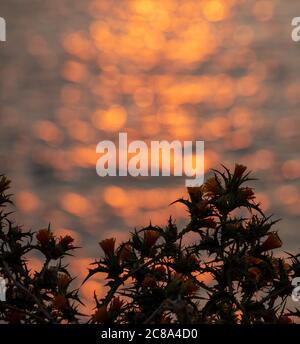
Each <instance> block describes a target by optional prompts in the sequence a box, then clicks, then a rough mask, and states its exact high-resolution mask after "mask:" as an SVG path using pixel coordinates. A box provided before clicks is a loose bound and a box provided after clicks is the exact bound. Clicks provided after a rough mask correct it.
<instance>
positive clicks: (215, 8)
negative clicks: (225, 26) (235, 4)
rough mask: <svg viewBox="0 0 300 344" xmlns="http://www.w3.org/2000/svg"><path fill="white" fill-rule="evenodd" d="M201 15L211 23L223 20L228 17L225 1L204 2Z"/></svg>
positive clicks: (212, 0)
mask: <svg viewBox="0 0 300 344" xmlns="http://www.w3.org/2000/svg"><path fill="white" fill-rule="evenodd" d="M203 14H204V16H205V18H206V19H207V20H209V21H212V22H216V21H221V20H224V19H225V18H226V17H227V16H228V9H227V7H226V3H225V1H218V0H211V1H206V2H204V4H203Z"/></svg>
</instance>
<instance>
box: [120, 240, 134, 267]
mask: <svg viewBox="0 0 300 344" xmlns="http://www.w3.org/2000/svg"><path fill="white" fill-rule="evenodd" d="M131 252H132V247H131V245H130V244H128V243H126V244H124V245H122V246H121V248H120V250H119V255H118V257H119V261H120V263H124V262H126V261H128V259H129V258H130V255H131Z"/></svg>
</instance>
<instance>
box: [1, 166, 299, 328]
mask: <svg viewBox="0 0 300 344" xmlns="http://www.w3.org/2000/svg"><path fill="white" fill-rule="evenodd" d="M251 180H253V179H252V178H250V174H249V172H248V171H247V169H246V167H245V166H242V165H236V166H235V169H234V171H233V172H231V171H230V170H229V169H227V168H226V167H223V170H222V171H218V170H213V175H212V177H211V178H209V179H208V180H207V181H206V183H205V184H204V185H202V186H201V187H194V188H188V197H187V198H180V199H178V200H176V201H175V202H174V203H180V204H182V206H184V207H185V208H186V209H187V211H188V215H189V218H188V223H187V224H186V225H185V226H184V227H183V228H180V229H179V228H178V227H177V225H176V222H175V221H174V220H173V219H172V217H170V218H169V220H168V223H167V224H166V226H165V227H160V226H155V225H153V224H151V223H150V225H148V226H146V227H144V228H141V229H135V230H134V231H133V232H131V233H130V235H129V238H128V240H127V241H125V242H122V243H121V244H120V245H118V246H117V245H116V238H107V239H104V240H102V241H100V243H99V245H100V248H101V251H102V252H101V255H100V257H99V258H97V259H96V260H95V261H94V263H92V264H91V266H89V267H88V272H87V276H86V278H85V280H84V281H83V284H84V283H85V281H87V280H88V279H90V278H91V277H92V276H94V275H96V274H101V276H103V275H104V276H105V279H106V287H107V294H106V295H105V296H104V297H102V298H100V297H98V296H97V290H96V291H95V292H94V300H95V309H94V311H93V314H91V315H88V314H85V315H86V316H87V317H88V320H85V317H83V316H82V314H80V313H79V312H78V305H79V303H80V302H81V300H80V298H79V290H77V289H75V290H74V289H72V288H71V286H72V281H73V278H72V277H71V274H70V273H69V269H68V266H66V264H64V258H65V256H66V255H69V254H70V252H71V251H72V250H74V249H75V248H76V247H75V246H73V239H72V238H71V237H69V236H65V237H60V238H57V237H55V236H54V235H53V233H52V231H51V229H50V227H48V228H47V229H42V230H39V231H38V232H37V233H35V232H32V231H28V232H26V231H24V230H23V229H22V228H21V227H20V226H17V225H15V224H14V223H13V222H12V221H11V220H10V219H9V217H10V216H11V215H10V214H8V213H7V212H5V205H7V204H8V203H9V202H11V200H10V196H9V195H7V193H6V191H7V189H8V187H9V181H8V180H7V179H6V178H5V177H4V176H2V177H1V180H0V205H1V213H0V223H1V227H0V268H1V274H2V276H3V277H4V278H5V279H6V280H7V281H8V284H7V285H8V291H7V299H6V301H5V302H0V317H1V320H3V321H5V322H8V323H45V322H48V323H49V322H50V323H78V322H87V321H88V323H102V324H112V323H118V324H166V323H182V324H188V323H191V324H198V323H199V324H216V323H222V324H257V323H273V324H278V323H281V324H289V323H292V322H293V321H296V319H297V318H298V317H299V316H300V311H299V310H297V309H289V308H288V307H287V301H288V299H289V298H290V297H291V294H292V290H293V286H292V279H293V278H294V277H298V276H300V260H299V257H300V254H298V255H292V254H289V255H285V258H283V257H282V255H280V254H277V255H276V257H275V256H274V251H275V250H277V249H279V248H281V246H282V241H281V239H280V236H279V234H278V232H277V230H276V229H275V227H277V222H278V221H277V220H273V219H272V218H271V217H268V216H266V215H265V214H264V212H263V211H262V209H261V207H260V205H259V203H257V201H256V198H255V193H254V190H253V189H252V188H250V187H249V186H247V184H248V182H250V181H251ZM191 233H193V234H194V235H193V237H195V236H196V239H194V240H193V241H192V242H191V241H190V240H188V238H189V237H190V234H191ZM34 250H37V251H39V252H40V254H42V256H43V257H44V262H43V266H42V268H41V270H40V271H29V269H28V266H27V263H28V262H27V260H26V255H27V254H28V253H29V252H31V251H34Z"/></svg>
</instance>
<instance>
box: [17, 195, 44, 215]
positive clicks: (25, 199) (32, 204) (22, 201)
mask: <svg viewBox="0 0 300 344" xmlns="http://www.w3.org/2000/svg"><path fill="white" fill-rule="evenodd" d="M15 197H16V204H17V207H18V208H19V209H20V210H21V211H22V212H23V213H32V212H34V211H36V210H37V209H38V207H39V204H40V200H39V198H38V197H37V196H36V195H35V194H34V193H32V192H30V191H27V190H24V191H20V192H18V193H17V194H16V196H15Z"/></svg>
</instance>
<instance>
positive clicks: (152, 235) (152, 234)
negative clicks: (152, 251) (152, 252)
mask: <svg viewBox="0 0 300 344" xmlns="http://www.w3.org/2000/svg"><path fill="white" fill-rule="evenodd" d="M159 237H160V234H159V232H158V231H156V230H154V229H147V230H145V232H144V243H145V245H146V246H147V247H148V248H150V247H152V246H153V245H155V243H156V241H157V239H158V238H159Z"/></svg>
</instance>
